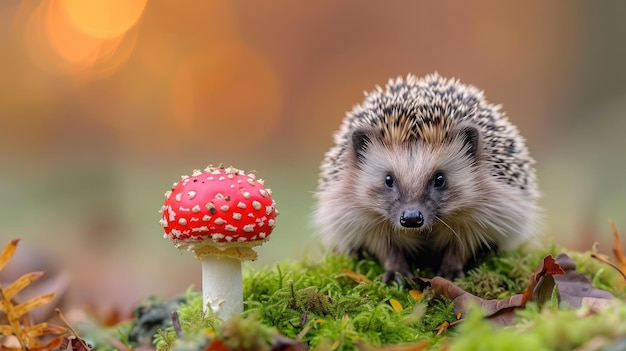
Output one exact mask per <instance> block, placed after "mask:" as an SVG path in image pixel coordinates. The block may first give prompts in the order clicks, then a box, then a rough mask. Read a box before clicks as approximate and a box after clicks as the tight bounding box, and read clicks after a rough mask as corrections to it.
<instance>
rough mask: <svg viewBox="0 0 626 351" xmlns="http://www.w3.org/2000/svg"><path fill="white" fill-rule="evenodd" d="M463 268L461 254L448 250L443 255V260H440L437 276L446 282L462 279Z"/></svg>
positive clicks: (463, 274) (463, 275)
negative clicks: (446, 280)
mask: <svg viewBox="0 0 626 351" xmlns="http://www.w3.org/2000/svg"><path fill="white" fill-rule="evenodd" d="M463 266H464V264H463V260H462V259H461V254H459V253H458V252H457V251H456V250H454V249H448V250H446V251H445V252H444V254H443V259H442V260H441V266H440V267H439V271H438V272H437V275H438V276H441V277H444V278H446V279H448V280H454V279H456V278H463V277H465V272H464V271H463Z"/></svg>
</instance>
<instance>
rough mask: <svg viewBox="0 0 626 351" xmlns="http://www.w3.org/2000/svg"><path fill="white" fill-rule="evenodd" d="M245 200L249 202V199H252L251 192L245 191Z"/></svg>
mask: <svg viewBox="0 0 626 351" xmlns="http://www.w3.org/2000/svg"><path fill="white" fill-rule="evenodd" d="M243 198H244V199H246V200H248V199H249V198H250V193H249V192H247V191H244V192H243Z"/></svg>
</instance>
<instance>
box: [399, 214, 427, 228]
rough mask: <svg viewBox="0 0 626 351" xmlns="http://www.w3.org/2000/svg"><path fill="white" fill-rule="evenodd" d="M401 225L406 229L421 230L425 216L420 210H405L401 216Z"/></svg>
mask: <svg viewBox="0 0 626 351" xmlns="http://www.w3.org/2000/svg"><path fill="white" fill-rule="evenodd" d="M400 225H402V226H403V227H405V228H419V227H421V226H423V225H424V215H422V212H420V211H418V210H405V211H404V212H402V214H401V215H400Z"/></svg>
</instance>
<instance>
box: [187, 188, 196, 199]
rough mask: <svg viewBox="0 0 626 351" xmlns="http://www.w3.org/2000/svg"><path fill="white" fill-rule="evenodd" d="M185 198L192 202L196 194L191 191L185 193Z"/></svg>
mask: <svg viewBox="0 0 626 351" xmlns="http://www.w3.org/2000/svg"><path fill="white" fill-rule="evenodd" d="M187 197H188V198H189V200H193V199H194V198H195V197H196V192H195V191H193V190H192V191H189V192H187Z"/></svg>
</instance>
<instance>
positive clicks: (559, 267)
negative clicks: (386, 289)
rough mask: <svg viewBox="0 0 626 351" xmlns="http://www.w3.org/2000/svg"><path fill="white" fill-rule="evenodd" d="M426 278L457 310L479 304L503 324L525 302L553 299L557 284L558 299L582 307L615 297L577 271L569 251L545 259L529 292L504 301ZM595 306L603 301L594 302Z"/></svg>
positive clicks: (461, 311)
mask: <svg viewBox="0 0 626 351" xmlns="http://www.w3.org/2000/svg"><path fill="white" fill-rule="evenodd" d="M424 281H426V282H428V283H429V284H430V286H431V288H432V289H433V292H434V293H435V294H436V295H441V296H445V297H447V298H448V299H450V300H452V302H453V304H454V312H455V313H462V314H465V312H466V311H467V308H468V305H469V304H470V303H476V304H478V305H479V306H480V307H481V308H482V310H483V311H484V312H485V315H486V317H487V318H489V319H490V320H491V321H493V322H495V323H497V324H501V325H510V324H512V322H513V317H514V316H515V313H514V311H515V309H517V308H520V307H523V306H524V305H525V304H526V302H528V301H534V302H537V303H539V304H541V303H545V302H546V301H547V299H550V298H551V296H552V292H553V291H554V287H555V286H556V287H557V289H558V294H559V299H560V300H559V301H563V302H565V303H567V304H568V305H569V306H571V307H575V308H578V307H580V306H581V305H582V301H583V299H585V298H593V299H600V300H607V301H609V300H612V299H613V298H614V297H613V295H612V294H610V293H609V292H607V291H604V290H600V289H596V288H594V287H593V286H592V284H591V281H590V280H589V278H587V277H586V276H585V275H583V274H581V273H579V272H577V271H576V265H575V264H574V262H573V261H572V260H571V258H569V256H567V255H566V254H560V255H559V256H557V258H556V259H554V258H552V257H551V256H547V257H546V258H544V261H543V262H542V264H541V265H539V267H537V269H536V270H535V273H534V274H533V275H532V276H531V279H530V281H529V284H528V288H527V289H526V291H524V293H522V294H517V295H513V296H511V297H509V298H506V299H502V300H485V299H482V298H479V297H477V296H474V295H472V294H470V293H468V292H466V291H465V290H463V289H461V288H460V287H458V286H457V285H455V284H454V283H452V282H450V281H449V280H446V279H444V278H441V277H434V278H433V279H430V280H428V279H424ZM594 305H595V306H602V305H604V304H601V303H600V302H599V301H594Z"/></svg>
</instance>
